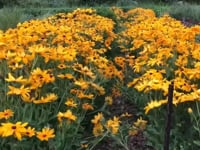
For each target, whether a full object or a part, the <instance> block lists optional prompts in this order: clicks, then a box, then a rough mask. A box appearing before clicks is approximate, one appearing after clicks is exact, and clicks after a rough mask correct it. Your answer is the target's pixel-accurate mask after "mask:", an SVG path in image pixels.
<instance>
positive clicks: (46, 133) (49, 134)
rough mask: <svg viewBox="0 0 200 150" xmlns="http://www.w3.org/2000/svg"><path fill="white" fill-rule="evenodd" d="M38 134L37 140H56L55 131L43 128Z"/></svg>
mask: <svg viewBox="0 0 200 150" xmlns="http://www.w3.org/2000/svg"><path fill="white" fill-rule="evenodd" d="M36 133H37V138H38V139H39V140H40V141H48V140H49V139H50V138H54V137H55V134H54V129H50V128H43V129H42V131H41V132H36Z"/></svg>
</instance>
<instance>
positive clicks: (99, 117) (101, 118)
mask: <svg viewBox="0 0 200 150" xmlns="http://www.w3.org/2000/svg"><path fill="white" fill-rule="evenodd" d="M102 120H103V114H102V113H98V114H97V115H95V116H94V119H92V120H91V122H92V123H93V124H98V123H99V122H101V121H102Z"/></svg>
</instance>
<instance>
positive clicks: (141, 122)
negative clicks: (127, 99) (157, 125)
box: [134, 117, 147, 130]
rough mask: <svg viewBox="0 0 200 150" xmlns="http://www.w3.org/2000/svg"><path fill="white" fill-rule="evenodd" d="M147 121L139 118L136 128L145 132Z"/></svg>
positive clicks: (135, 123)
mask: <svg viewBox="0 0 200 150" xmlns="http://www.w3.org/2000/svg"><path fill="white" fill-rule="evenodd" d="M146 125H147V121H146V120H143V119H142V117H140V118H138V119H137V121H136V122H134V126H135V127H137V128H138V129H140V130H144V129H145V128H146Z"/></svg>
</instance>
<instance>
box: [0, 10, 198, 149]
mask: <svg viewBox="0 0 200 150" xmlns="http://www.w3.org/2000/svg"><path fill="white" fill-rule="evenodd" d="M109 12H110V13H109V16H102V15H100V14H98V12H97V11H96V10H95V9H91V8H85V9H76V10H74V11H72V12H69V13H58V14H55V15H52V16H49V17H46V18H44V19H32V20H29V21H25V22H23V23H18V24H17V26H16V27H15V28H10V29H7V30H6V31H0V50H1V53H0V62H1V63H0V97H1V99H0V123H1V125H0V147H1V148H3V149H4V150H10V149H15V150H28V149H32V150H40V149H41V150H45V149H46V150H80V149H88V150H92V149H99V150H102V149H108V150H110V149H116V150H160V149H163V145H164V134H165V133H164V131H165V130H164V128H165V123H166V112H167V102H168V101H167V100H168V87H169V85H170V84H171V83H172V82H173V83H174V91H173V92H174V95H173V113H172V126H171V128H172V130H171V135H170V136H171V141H170V149H171V150H177V149H178V150H179V149H180V150H183V149H184V150H192V149H194V150H196V149H198V148H199V147H200V140H199V138H200V123H199V121H200V117H199V115H200V108H199V107H200V106H199V105H200V104H199V100H200V89H199V88H200V84H199V83H200V82H199V81H200V26H199V25H193V26H191V27H188V26H186V25H184V24H183V23H182V22H181V21H178V20H176V19H174V18H172V17H170V16H169V15H168V14H165V15H163V16H161V17H157V16H156V14H155V12H154V11H153V10H151V9H143V8H134V9H130V10H128V11H124V10H123V9H120V8H117V7H111V8H110V10H109Z"/></svg>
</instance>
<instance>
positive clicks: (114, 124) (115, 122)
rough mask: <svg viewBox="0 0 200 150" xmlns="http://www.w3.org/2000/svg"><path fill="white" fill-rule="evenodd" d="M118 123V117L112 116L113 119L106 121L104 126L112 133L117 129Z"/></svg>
mask: <svg viewBox="0 0 200 150" xmlns="http://www.w3.org/2000/svg"><path fill="white" fill-rule="evenodd" d="M120 123H121V121H120V120H119V117H116V116H114V117H113V119H109V120H108V121H107V122H106V127H107V129H108V130H109V131H110V132H111V133H112V134H116V133H117V132H118V130H119V126H120Z"/></svg>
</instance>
